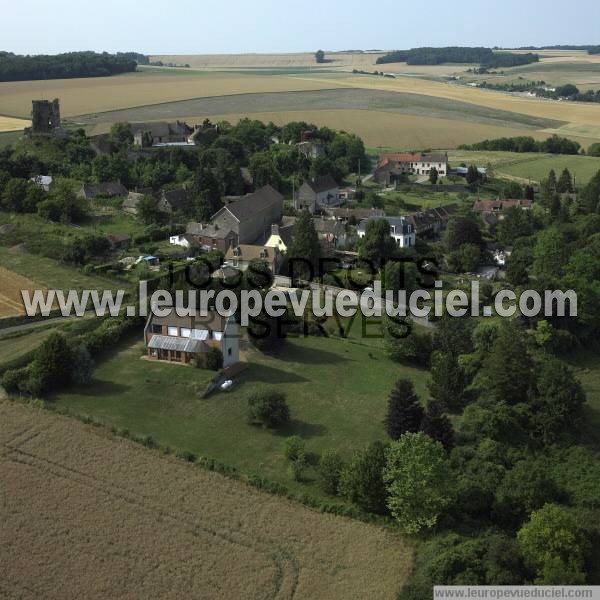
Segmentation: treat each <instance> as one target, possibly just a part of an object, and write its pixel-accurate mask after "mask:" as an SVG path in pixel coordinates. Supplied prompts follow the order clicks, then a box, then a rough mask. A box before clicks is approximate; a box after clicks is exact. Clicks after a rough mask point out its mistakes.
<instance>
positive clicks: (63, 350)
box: [30, 332, 73, 395]
mask: <svg viewBox="0 0 600 600" xmlns="http://www.w3.org/2000/svg"><path fill="white" fill-rule="evenodd" d="M72 369H73V352H72V351H71V348H70V347H69V344H68V342H67V339H66V338H65V336H64V335H63V334H62V333H58V332H53V333H51V334H50V335H49V336H48V337H47V338H46V340H45V341H44V342H43V343H42V345H41V346H40V347H39V348H38V350H37V352H36V354H35V358H34V360H33V362H32V363H31V367H30V380H31V382H32V390H31V391H32V392H34V393H35V394H40V395H43V394H47V393H48V392H51V391H53V390H55V389H58V388H60V387H61V386H63V385H66V384H67V383H68V382H69V381H70V379H71V373H72Z"/></svg>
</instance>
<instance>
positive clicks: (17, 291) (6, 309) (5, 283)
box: [0, 266, 40, 318]
mask: <svg viewBox="0 0 600 600" xmlns="http://www.w3.org/2000/svg"><path fill="white" fill-rule="evenodd" d="M36 289H40V286H39V285H37V284H36V283H35V282H33V281H31V279H27V278H26V277H23V276H21V275H18V274H17V273H14V272H13V271H9V270H8V269H5V268H4V267H1V266H0V290H1V291H0V318H2V317H12V316H15V315H22V314H25V309H24V307H23V300H22V298H21V291H22V290H29V291H30V292H31V291H33V290H36Z"/></svg>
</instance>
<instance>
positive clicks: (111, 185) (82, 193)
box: [77, 181, 127, 200]
mask: <svg viewBox="0 0 600 600" xmlns="http://www.w3.org/2000/svg"><path fill="white" fill-rule="evenodd" d="M117 196H127V188H126V187H125V186H124V185H122V184H121V183H119V182H118V181H109V182H106V183H94V184H92V183H84V184H83V185H82V186H81V188H79V191H78V192H77V197H78V198H83V199H84V200H92V199H93V198H97V197H102V198H116V197H117Z"/></svg>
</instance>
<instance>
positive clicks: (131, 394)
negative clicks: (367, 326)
mask: <svg viewBox="0 0 600 600" xmlns="http://www.w3.org/2000/svg"><path fill="white" fill-rule="evenodd" d="M142 353H143V344H142V343H141V342H140V341H139V338H134V339H133V340H130V341H129V342H128V343H125V344H124V345H123V346H122V347H121V348H120V349H119V350H118V351H117V352H115V353H114V354H113V355H112V356H110V357H108V358H107V359H105V360H104V361H102V362H101V363H100V364H99V366H98V368H97V370H96V372H95V378H94V381H93V383H92V385H91V386H90V387H89V388H87V389H73V390H70V391H68V392H65V393H62V394H60V395H58V396H56V397H55V398H54V400H55V401H56V403H57V404H58V405H59V406H66V407H69V408H70V409H71V410H73V411H76V412H77V413H81V414H90V415H94V416H95V417H98V418H101V419H102V420H103V421H105V422H106V423H108V424H110V425H116V426H118V427H125V428H128V429H129V430H130V431H132V432H135V433H138V434H143V435H152V436H153V437H154V438H155V439H156V440H157V441H159V442H160V443H162V444H167V445H170V446H171V447H173V448H177V449H182V450H190V451H193V452H196V453H198V454H200V455H204V456H208V457H213V458H216V459H218V460H220V461H222V462H224V463H227V464H231V465H234V466H235V467H237V468H239V469H240V470H242V471H243V472H258V473H260V474H262V475H264V476H266V477H268V478H270V479H273V480H277V481H280V482H282V483H284V484H286V485H289V486H290V487H292V488H294V489H297V490H300V489H306V487H307V486H308V487H310V488H311V489H312V490H313V491H316V490H317V487H316V485H315V482H314V481H312V482H311V481H309V482H308V483H306V484H302V485H301V484H295V483H293V482H292V480H291V478H290V476H289V474H288V468H287V467H288V465H287V464H286V462H285V460H284V457H283V454H282V449H283V443H284V439H285V437H286V436H289V435H293V434H297V435H301V436H302V437H303V438H304V439H305V440H306V444H307V450H308V451H309V452H314V453H317V454H319V453H321V452H322V451H324V450H326V449H338V450H339V451H340V452H342V453H343V454H344V455H345V456H346V457H348V456H349V455H350V454H351V452H352V450H353V449H355V448H359V447H362V446H363V445H364V444H366V443H368V442H369V441H372V440H376V439H385V438H386V435H385V431H384V426H383V418H384V414H385V409H386V404H387V396H388V393H389V391H390V389H391V387H392V385H393V383H394V381H395V380H396V379H398V378H401V377H410V378H411V379H413V380H414V381H415V384H416V387H417V389H418V391H419V393H420V394H421V395H422V396H424V395H425V387H426V381H427V373H426V372H425V371H421V370H418V369H415V368H410V367H405V366H402V365H398V364H396V363H393V362H391V361H390V360H389V359H388V358H387V357H386V356H385V355H384V353H383V351H382V350H381V349H380V348H377V347H365V346H362V345H358V344H355V343H351V342H349V341H344V340H336V339H327V338H315V337H310V338H296V339H293V340H289V342H288V343H287V346H286V348H285V351H284V354H283V356H282V358H272V357H267V356H265V355H262V354H259V353H257V352H256V351H253V350H252V351H250V355H249V362H250V367H249V368H248V369H247V370H246V371H245V372H244V373H243V374H242V375H241V376H240V381H239V382H236V385H235V386H234V387H233V389H232V390H230V391H229V392H219V393H216V394H214V395H213V396H211V397H210V398H208V399H200V398H198V397H197V394H196V392H197V390H203V389H204V387H205V385H206V382H207V381H208V379H209V378H210V376H211V375H212V373H211V372H207V371H201V370H197V369H194V368H193V367H185V366H181V365H169V364H163V363H155V362H148V361H146V360H143V359H141V358H140V356H141V354H142ZM267 387H277V388H278V389H280V390H282V391H284V392H285V394H286V396H287V401H288V403H289V405H290V409H291V413H292V417H293V422H292V424H291V425H290V426H289V427H287V428H286V429H285V430H284V431H280V432H275V431H270V430H265V429H261V428H257V427H253V426H250V425H248V424H247V423H246V420H245V414H246V406H247V397H248V396H249V394H250V393H251V392H253V391H255V390H260V389H265V388H267ZM310 477H311V478H314V472H312V473H311V474H310Z"/></svg>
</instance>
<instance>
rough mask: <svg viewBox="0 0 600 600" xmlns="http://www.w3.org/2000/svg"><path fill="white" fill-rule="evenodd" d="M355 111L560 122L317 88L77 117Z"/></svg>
mask: <svg viewBox="0 0 600 600" xmlns="http://www.w3.org/2000/svg"><path fill="white" fill-rule="evenodd" d="M331 109H345V110H351V109H361V110H369V111H389V112H393V113H401V114H409V115H416V116H427V117H434V118H446V119H457V120H460V121H468V122H476V123H484V124H488V125H497V126H510V127H523V128H531V129H539V128H549V127H560V126H562V125H564V122H557V121H553V120H549V119H544V118H538V117H531V116H528V115H521V114H517V113H512V112H508V111H500V110H497V109H494V110H492V109H488V108H485V107H481V106H477V105H475V104H468V103H466V102H460V101H454V100H446V99H444V98H433V97H429V96H425V97H424V96H422V95H419V94H411V93H400V92H392V91H379V90H366V89H359V88H355V89H322V90H311V91H301V92H272V93H271V92H270V93H252V94H237V95H236V94H232V95H227V96H217V97H210V98H194V99H191V100H181V101H177V102H168V103H161V104H154V105H146V106H139V107H136V108H130V109H123V110H117V111H108V112H103V113H99V114H89V115H81V116H79V117H77V120H78V121H79V122H81V123H85V124H95V123H114V122H116V121H130V122H134V121H153V120H160V119H169V118H175V117H178V118H186V117H191V116H194V117H197V116H198V115H204V116H208V117H210V116H213V115H226V114H237V113H242V112H243V113H252V112H282V111H302V110H313V111H314V110H331Z"/></svg>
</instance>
